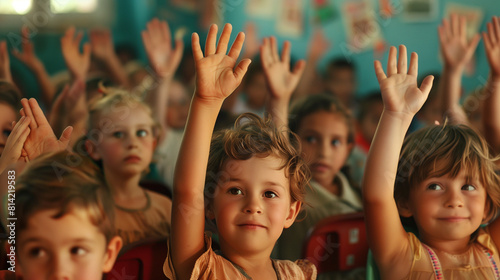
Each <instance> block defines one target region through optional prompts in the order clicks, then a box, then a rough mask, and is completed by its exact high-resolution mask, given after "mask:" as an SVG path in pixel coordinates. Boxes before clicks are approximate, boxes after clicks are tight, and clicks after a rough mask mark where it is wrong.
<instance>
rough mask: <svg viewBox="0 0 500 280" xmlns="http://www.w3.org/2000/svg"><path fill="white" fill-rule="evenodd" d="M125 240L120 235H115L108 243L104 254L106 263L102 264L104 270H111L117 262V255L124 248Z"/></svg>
mask: <svg viewBox="0 0 500 280" xmlns="http://www.w3.org/2000/svg"><path fill="white" fill-rule="evenodd" d="M122 245H123V242H122V238H121V237H120V236H114V237H113V238H111V240H110V241H109V243H108V246H107V247H106V253H105V255H104V263H103V266H102V272H105V273H106V272H110V271H111V269H112V268H113V265H114V264H115V260H116V257H117V256H118V253H119V252H120V249H121V248H122Z"/></svg>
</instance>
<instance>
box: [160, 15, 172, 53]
mask: <svg viewBox="0 0 500 280" xmlns="http://www.w3.org/2000/svg"><path fill="white" fill-rule="evenodd" d="M159 23H160V30H161V38H162V39H163V42H165V46H164V47H166V48H168V49H171V48H172V34H171V33H170V28H169V26H168V23H167V22H166V21H164V20H162V21H160V22H159Z"/></svg>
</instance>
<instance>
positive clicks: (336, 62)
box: [326, 57, 356, 74]
mask: <svg viewBox="0 0 500 280" xmlns="http://www.w3.org/2000/svg"><path fill="white" fill-rule="evenodd" d="M338 69H347V70H351V71H352V72H355V71H356V65H355V64H354V62H352V61H351V60H348V59H346V58H344V57H337V58H334V59H332V60H330V62H328V66H327V68H326V72H327V74H328V73H331V72H333V71H334V70H338Z"/></svg>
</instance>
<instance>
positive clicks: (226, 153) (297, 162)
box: [205, 113, 310, 203]
mask: <svg viewBox="0 0 500 280" xmlns="http://www.w3.org/2000/svg"><path fill="white" fill-rule="evenodd" d="M287 133H288V131H279V130H278V129H277V128H276V127H275V126H274V124H273V122H272V120H271V119H269V118H266V119H261V118H260V117H258V116H257V115H255V114H252V113H245V114H242V115H241V116H240V117H239V118H238V119H237V120H236V122H235V125H234V128H233V129H225V130H220V131H218V132H216V133H215V134H214V136H213V137H212V142H211V145H210V155H209V158H208V167H207V175H206V180H205V198H206V199H205V201H206V202H205V203H210V202H211V199H212V197H213V194H214V192H215V187H216V186H217V184H219V182H220V181H221V180H224V178H225V177H224V174H221V172H220V171H221V170H222V169H223V166H224V164H225V163H226V162H227V160H228V159H235V160H247V159H250V158H251V157H253V156H257V157H267V156H275V157H277V158H279V159H281V160H282V162H283V165H282V166H281V167H280V168H281V169H284V172H285V176H286V177H287V178H288V179H289V181H290V194H291V199H292V201H299V202H304V196H305V188H306V185H307V184H308V182H309V179H310V171H309V168H308V167H307V165H306V164H305V162H304V160H303V159H302V157H301V156H300V146H299V145H300V144H299V141H298V138H297V137H296V136H295V134H292V136H291V137H290V139H288V138H287Z"/></svg>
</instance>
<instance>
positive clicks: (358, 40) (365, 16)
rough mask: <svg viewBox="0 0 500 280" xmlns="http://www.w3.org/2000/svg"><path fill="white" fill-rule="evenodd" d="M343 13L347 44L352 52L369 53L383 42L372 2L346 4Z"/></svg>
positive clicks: (361, 0)
mask: <svg viewBox="0 0 500 280" xmlns="http://www.w3.org/2000/svg"><path fill="white" fill-rule="evenodd" d="M343 11H344V13H343V14H344V25H345V29H346V36H347V44H348V47H349V49H350V50H351V51H353V52H362V51H367V50H370V49H373V48H374V47H375V46H378V45H379V44H380V42H382V41H383V39H382V33H381V30H380V25H379V24H378V22H377V20H376V14H375V12H374V10H373V4H372V2H371V1H368V0H358V1H350V2H346V3H345V4H344V7H343Z"/></svg>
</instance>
